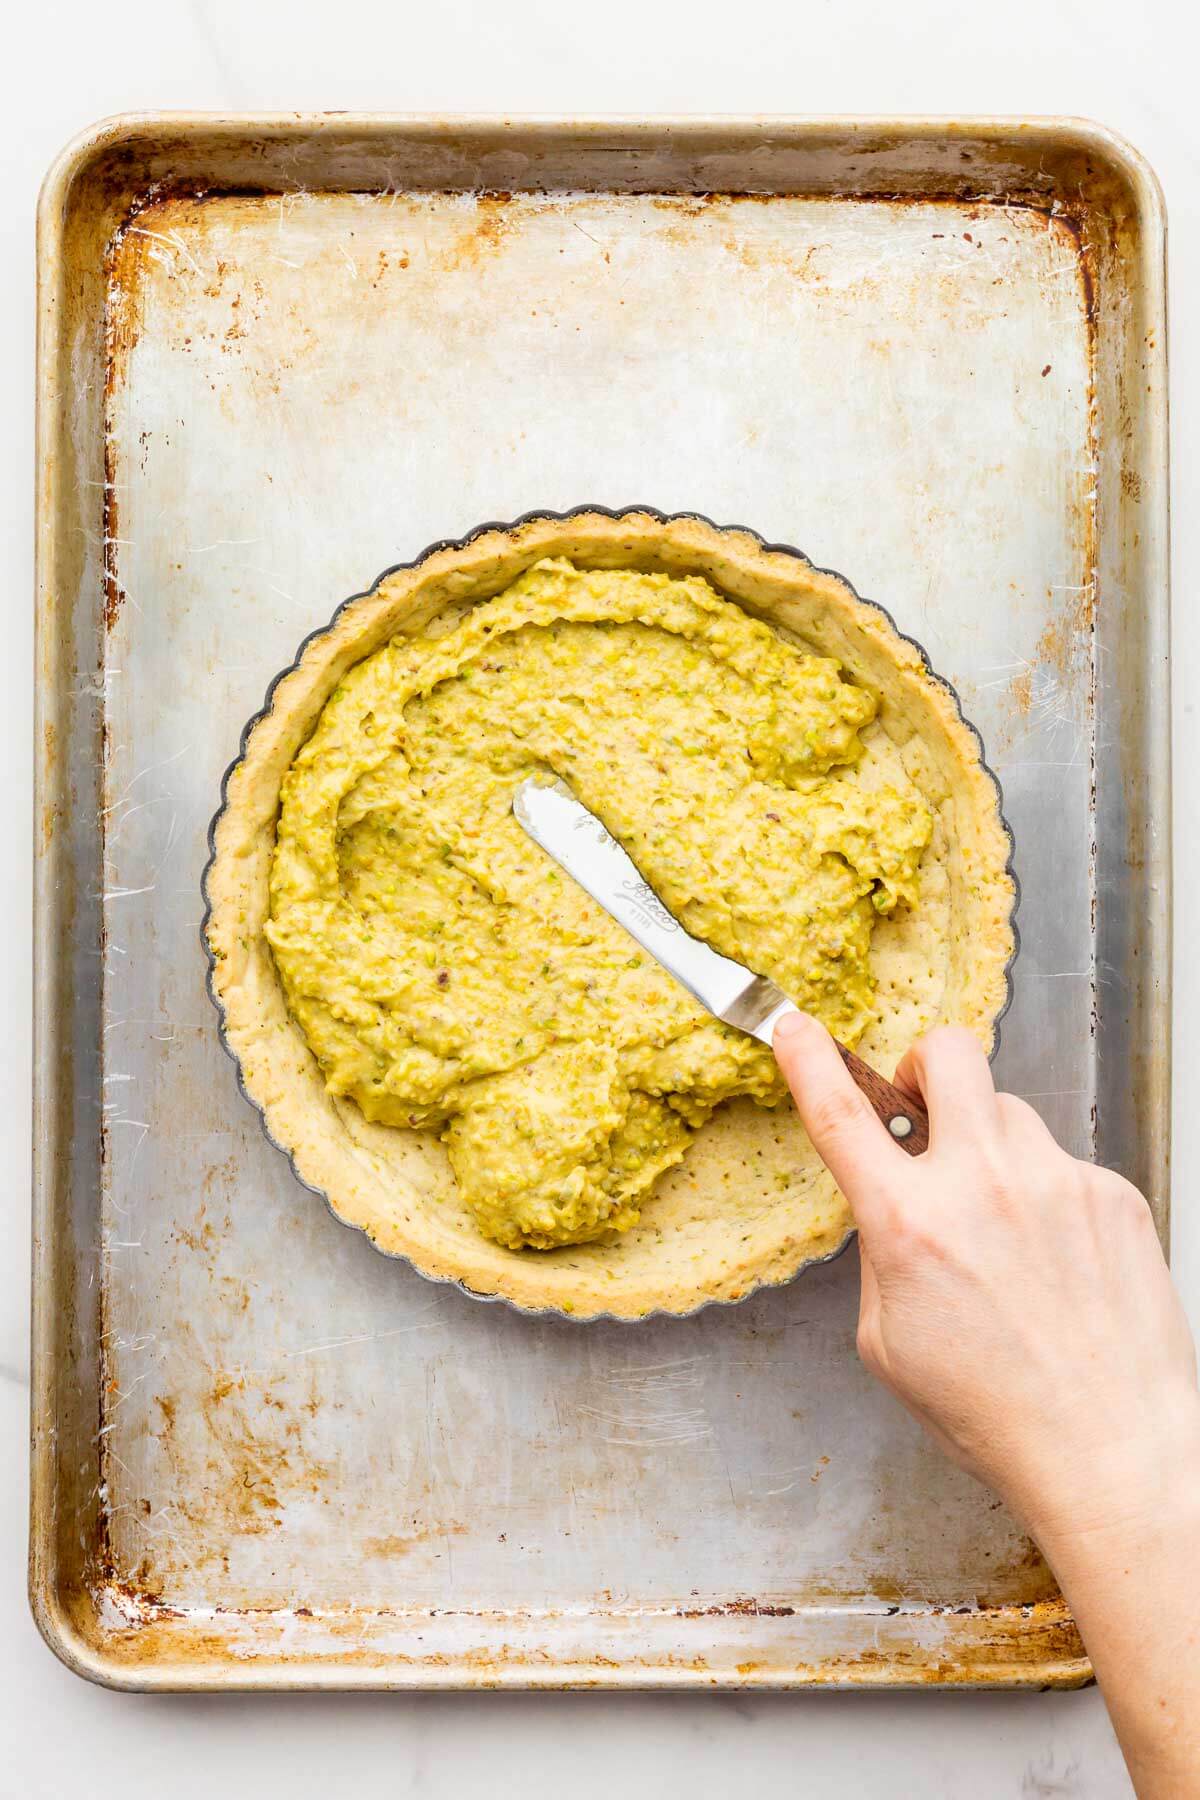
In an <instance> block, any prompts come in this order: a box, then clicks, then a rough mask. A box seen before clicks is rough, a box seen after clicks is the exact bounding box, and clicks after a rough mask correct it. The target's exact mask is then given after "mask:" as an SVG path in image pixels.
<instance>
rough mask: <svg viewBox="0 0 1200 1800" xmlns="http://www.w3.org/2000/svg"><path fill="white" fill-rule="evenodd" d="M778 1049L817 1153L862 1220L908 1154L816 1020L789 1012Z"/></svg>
mask: <svg viewBox="0 0 1200 1800" xmlns="http://www.w3.org/2000/svg"><path fill="white" fill-rule="evenodd" d="M774 1049H775V1057H776V1061H777V1062H778V1063H779V1067H780V1069H781V1070H782V1072H783V1078H784V1080H785V1081H786V1082H787V1084H788V1087H789V1088H790V1089H791V1092H792V1098H793V1100H794V1101H795V1102H796V1109H797V1111H798V1112H799V1114H800V1117H801V1119H802V1120H803V1121H804V1128H805V1130H806V1131H807V1132H808V1135H809V1137H810V1138H811V1139H812V1141H813V1144H814V1146H815V1148H816V1151H817V1154H818V1155H819V1156H820V1158H821V1161H822V1162H823V1163H824V1164H825V1166H826V1167H827V1168H828V1170H829V1172H830V1174H831V1175H832V1176H833V1179H834V1180H835V1181H836V1182H837V1184H838V1186H839V1187H840V1188H841V1190H842V1192H843V1194H845V1196H846V1198H847V1200H848V1201H849V1202H850V1205H851V1207H852V1208H853V1210H854V1214H855V1217H856V1218H859V1219H860V1222H861V1219H862V1216H863V1215H864V1214H866V1213H869V1211H870V1208H871V1204H872V1202H873V1200H874V1199H875V1197H876V1195H877V1194H878V1193H879V1192H880V1189H881V1188H882V1186H883V1183H884V1181H885V1180H886V1179H887V1177H888V1176H889V1175H890V1174H893V1173H894V1172H895V1171H896V1170H897V1168H898V1167H901V1166H903V1165H905V1164H906V1163H907V1162H908V1158H907V1157H906V1156H905V1154H904V1152H903V1150H901V1149H900V1147H899V1145H898V1144H897V1143H896V1142H895V1140H894V1139H893V1138H892V1137H891V1136H890V1135H889V1134H888V1132H887V1131H886V1130H885V1129H884V1127H883V1126H882V1125H881V1124H880V1122H879V1120H878V1119H877V1118H876V1116H875V1113H874V1111H873V1110H872V1107H871V1104H870V1102H869V1101H868V1100H867V1099H866V1097H865V1096H864V1095H863V1094H861V1093H860V1092H859V1090H858V1089H857V1088H856V1087H855V1085H854V1082H853V1080H852V1078H851V1076H850V1073H849V1070H848V1069H847V1068H846V1065H845V1064H844V1063H843V1061H842V1059H841V1057H840V1056H839V1054H838V1050H837V1045H836V1044H835V1043H834V1041H833V1039H832V1038H831V1037H830V1035H829V1033H828V1032H827V1031H826V1029H825V1027H824V1026H823V1025H822V1024H821V1023H820V1022H819V1021H818V1020H817V1019H814V1018H812V1017H811V1016H810V1015H809V1014H808V1013H786V1014H785V1015H784V1017H783V1018H782V1019H780V1021H779V1023H778V1025H777V1026H776V1027H775V1043H774Z"/></svg>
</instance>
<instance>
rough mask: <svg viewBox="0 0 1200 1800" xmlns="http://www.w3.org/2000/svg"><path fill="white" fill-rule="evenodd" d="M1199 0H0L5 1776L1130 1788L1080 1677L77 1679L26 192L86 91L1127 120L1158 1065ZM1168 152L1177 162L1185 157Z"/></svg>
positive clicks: (1183, 731) (95, 99)
mask: <svg viewBox="0 0 1200 1800" xmlns="http://www.w3.org/2000/svg"><path fill="white" fill-rule="evenodd" d="M1198 38H1200V27H1198V26H1197V24H1196V18H1195V14H1194V10H1193V9H1192V8H1191V7H1186V6H1184V5H1183V4H1182V0H1178V3H1174V4H1172V3H1171V0H1144V3H1143V4H1142V5H1141V6H1139V7H1138V8H1137V9H1136V11H1131V10H1130V8H1129V7H1128V5H1127V4H1122V3H1119V0H1087V3H1086V4H1084V0H1008V3H1007V4H1006V5H1005V6H1004V7H1003V8H1000V9H997V8H984V7H979V6H971V5H965V6H964V5H963V4H962V0H909V3H908V4H907V5H906V6H904V7H897V6H891V5H885V4H881V3H880V0H876V3H875V4H863V3H862V0H741V4H740V5H739V6H737V7H736V8H733V9H730V8H727V7H721V8H718V7H715V6H712V5H711V4H706V3H705V0H690V3H686V4H685V3H684V0H658V3H657V4H656V3H655V0H607V4H606V5H605V6H604V7H603V8H600V7H592V8H587V9H581V8H578V7H567V6H563V5H561V4H551V3H550V0H505V4H502V5H499V4H495V3H494V0H493V3H490V4H489V3H487V0H441V4H440V5H437V6H434V5H428V6H423V7H420V8H410V7H406V6H404V5H403V4H402V3H401V4H396V3H395V0H392V3H391V4H387V5H384V4H382V3H375V4H372V3H371V0H341V4H339V5H338V6H337V7H335V8H329V7H327V6H323V5H318V4H316V3H315V0H293V3H292V4H289V5H286V6H284V5H280V4H253V3H251V4H249V5H247V4H245V0H207V3H206V0H192V3H191V4H190V5H186V6H183V5H179V6H175V7H172V8H167V7H163V6H162V5H161V4H150V3H148V0H136V3H131V0H117V3H116V4H115V5H114V6H111V7H108V8H101V7H97V6H92V5H84V4H83V3H82V0H62V3H60V4H56V5H47V4H42V5H41V6H34V7H29V8H23V9H21V12H20V13H19V14H18V15H17V17H16V19H15V21H9V23H8V24H7V25H6V42H7V47H8V50H9V58H8V59H7V60H8V66H9V69H10V72H11V78H10V83H9V88H8V95H7V103H8V114H7V117H8V121H9V122H8V127H7V131H6V142H5V151H4V180H5V198H6V204H5V205H4V206H3V208H2V209H0V232H2V233H3V240H2V242H3V258H4V266H5V268H6V271H7V279H6V281H5V283H4V285H3V289H2V292H0V308H2V309H3V312H2V322H3V338H4V341H5V342H6V344H7V345H8V354H7V355H6V356H5V357H4V359H3V365H2V367H3V389H2V398H0V473H2V476H3V479H2V480H0V507H2V509H3V512H2V517H3V543H4V545H5V551H6V556H5V566H6V571H7V582H6V584H5V595H4V606H5V613H4V617H5V626H6V651H7V654H6V655H5V657H4V659H3V662H2V664H0V757H2V758H3V763H2V766H3V767H4V769H5V770H6V781H5V788H6V792H7V800H8V808H9V815H10V819H9V822H10V825H11V831H10V833H9V837H8V841H9V843H10V844H11V845H12V846H14V849H13V850H12V851H11V852H10V854H9V856H8V857H7V858H5V859H3V860H2V862H0V921H2V924H3V943H4V945H5V950H4V953H3V954H2V955H0V1008H2V1014H0V1016H3V1018H4V1020H5V1021H6V1026H7V1028H6V1030H5V1031H4V1032H3V1033H0V1092H3V1093H4V1094H6V1095H7V1096H8V1099H9V1104H8V1106H7V1107H6V1108H5V1109H4V1110H3V1111H2V1112H0V1172H2V1174H3V1184H2V1191H3V1193H4V1195H5V1197H6V1198H5V1203H4V1204H3V1206H2V1207H0V1446H2V1454H0V1543H2V1544H3V1545H4V1547H5V1548H4V1552H3V1555H2V1556H0V1742H4V1743H6V1744H7V1745H9V1746H10V1752H9V1754H8V1755H6V1756H5V1757H4V1758H3V1759H0V1760H2V1761H3V1764H4V1768H3V1771H2V1772H0V1795H3V1796H7V1795H12V1796H14V1797H15V1796H20V1797H21V1800H26V1797H28V1800H36V1797H38V1796H43V1795H44V1796H53V1797H54V1800H59V1797H60V1796H67V1795H70V1794H72V1793H74V1792H76V1791H77V1790H78V1791H84V1790H85V1787H86V1790H87V1791H94V1790H95V1788H96V1787H97V1785H99V1784H100V1783H103V1785H104V1786H105V1788H107V1789H109V1790H110V1791H112V1790H115V1791H117V1792H119V1793H120V1794H121V1795H122V1796H123V1800H125V1797H127V1800H140V1797H141V1796H147V1797H148V1796H152V1795H153V1796H155V1797H156V1800H157V1796H159V1795H161V1794H163V1793H164V1792H167V1793H170V1794H171V1795H172V1796H179V1797H180V1800H186V1797H188V1796H191V1795H201V1794H203V1795H208V1794H210V1793H211V1792H213V1791H214V1790H216V1791H220V1792H223V1793H226V1794H230V1795H242V1794H247V1795H248V1794H251V1793H253V1794H254V1795H255V1796H256V1800H270V1797H271V1796H274V1795H281V1796H282V1795H284V1794H286V1795H288V1796H289V1797H290V1800H297V1797H300V1796H306V1795H309V1794H312V1795H317V1794H321V1795H333V1796H339V1795H342V1794H350V1793H356V1792H386V1793H388V1794H397V1795H399V1794H409V1793H414V1794H431V1795H438V1796H443V1795H444V1796H447V1797H449V1796H453V1797H454V1800H472V1797H473V1796H475V1795H483V1794H488V1795H491V1794H494V1793H496V1792H500V1793H506V1792H509V1791H512V1790H514V1789H515V1788H516V1787H517V1785H518V1783H519V1784H520V1785H521V1786H522V1787H524V1788H527V1789H528V1791H530V1792H531V1793H533V1794H541V1793H546V1794H549V1793H557V1792H560V1791H563V1790H564V1789H565V1788H567V1787H569V1789H570V1791H571V1793H572V1794H573V1795H574V1796H576V1797H577V1800H591V1796H593V1795H594V1796H600V1795H602V1794H603V1795H608V1794H610V1793H611V1792H612V1791H613V1790H614V1789H615V1790H616V1791H619V1792H623V1793H628V1794H635V1795H640V1794H643V1793H645V1794H649V1793H652V1792H654V1793H656V1792H659V1791H662V1790H663V1789H664V1788H665V1789H666V1791H668V1792H675V1791H687V1792H690V1793H692V1794H694V1795H696V1796H697V1797H698V1800H703V1797H705V1796H709V1795H712V1796H717V1795H724V1794H726V1793H727V1792H728V1791H730V1790H731V1789H734V1788H737V1789H742V1790H744V1791H747V1792H757V1793H762V1794H764V1795H775V1794H779V1795H783V1794H794V1793H803V1794H813V1795H824V1794H833V1793H842V1792H849V1793H852V1794H854V1795H856V1796H864V1797H867V1800H869V1797H870V1796H872V1795H884V1794H888V1795H891V1794H894V1793H899V1794H903V1795H914V1796H916V1795H919V1796H922V1797H925V1796H930V1797H936V1796H960V1795H966V1794H969V1795H971V1797H972V1800H1002V1797H1003V1800H1010V1797H1012V1800H1015V1797H1017V1796H1074V1795H1078V1796H1087V1800H1108V1797H1110V1796H1117V1795H1124V1794H1127V1793H1128V1792H1129V1791H1130V1790H1129V1785H1128V1782H1127V1780H1126V1778H1125V1775H1124V1773H1123V1770H1122V1766H1121V1762H1120V1757H1119V1755H1118V1753H1117V1749H1116V1746H1115V1743H1114V1741H1113V1738H1112V1734H1111V1731H1110V1730H1109V1727H1108V1724H1107V1721H1106V1718H1105V1716H1104V1710H1103V1707H1102V1705H1101V1702H1100V1699H1099V1696H1098V1694H1097V1693H1096V1692H1095V1691H1094V1690H1092V1691H1088V1692H1085V1693H1082V1694H1063V1695H1029V1696H1015V1695H979V1696H970V1697H956V1696H938V1695H929V1696H908V1695H899V1696H893V1697H888V1696H836V1695H818V1696H801V1697H797V1698H791V1697H776V1698H758V1699H749V1698H739V1697H722V1698H708V1697H641V1696H638V1697H633V1698H630V1699H613V1698H611V1697H605V1696H588V1695H580V1696H570V1697H559V1696H543V1697H519V1696H518V1697H500V1696H480V1697H478V1698H473V1697H463V1696H443V1697H434V1698H426V1699H412V1698H405V1697H397V1696H386V1695H380V1696H358V1697H341V1698H328V1699H313V1698H308V1699H304V1698H298V1697H295V1698H294V1697H289V1696H278V1697H275V1698H272V1699H266V1700H263V1699H257V1698H240V1697H238V1698H231V1699H228V1700H223V1699H215V1698H205V1699H197V1698H188V1697H184V1698H178V1699H165V1698H160V1699H155V1700H145V1699H139V1698H137V1697H131V1696H123V1695H116V1694H109V1693H106V1692H104V1691H102V1690H100V1689H97V1688H92V1687H88V1686H86V1685H85V1684H84V1683H82V1682H80V1681H79V1680H77V1679H76V1678H75V1677H74V1676H72V1675H70V1674H68V1673H67V1672H66V1671H65V1670H64V1669H62V1668H61V1667H60V1666H59V1665H58V1664H57V1663H56V1662H55V1661H54V1660H53V1659H52V1657H51V1656H50V1654H49V1652H48V1651H46V1650H45V1649H44V1648H43V1646H42V1644H41V1642H40V1640H39V1639H38V1637H37V1634H36V1633H35V1631H34V1628H33V1626H32V1624H31V1622H30V1620H29V1617H28V1613H27V1610H26V1606H25V1599H24V1584H25V1576H24V1548H25V1481H26V1467H25V1464H26V1452H25V1442H26V1417H27V1399H28V1349H27V1316H26V1291H27V1283H28V1249H27V1240H28V1212H27V1201H26V1195H27V1191H28V1168H29V1146H28V1086H29V1028H28V1023H27V1021H28V1017H29V957H28V952H27V945H28V941H29V869H28V863H27V860H26V854H25V846H26V845H27V844H28V843H29V841H30V837H31V823H30V802H29V780H30V766H31V728H30V695H29V670H30V668H31V608H30V598H29V597H30V594H31V592H32V568H31V554H30V545H31V538H32V532H31V521H30V507H31V493H32V483H31V469H32V454H33V439H32V419H33V374H32V368H33V358H32V345H33V213H34V204H35V198H36V191H37V185H38V182H39V180H40V178H41V176H42V173H43V172H44V170H45V168H46V166H47V164H48V162H49V161H50V159H51V157H52V155H53V154H54V153H55V152H56V151H57V150H58V148H59V147H60V145H61V144H62V142H63V141H64V140H65V139H66V138H67V137H68V136H70V135H71V134H73V133H74V132H75V131H76V130H77V129H78V128H79V127H81V126H82V125H84V124H86V123H88V122H89V121H91V120H92V119H94V118H96V117H98V116H100V115H103V114H108V113H115V112H121V111H125V110H130V109H142V108H155V107H200V108H211V109H221V110H230V109H245V110H250V109H255V108H273V107H296V108H304V109H307V108H324V107H341V108H371V109H400V110H408V109H412V110H424V109H432V110H438V111H449V110H458V111H473V110H474V111H485V110H486V111H505V112H542V113H549V112H554V113H559V112H565V113H572V112H584V113H586V112H605V111H610V112H629V113H633V112H650V111H672V110H678V111H694V112H699V111H728V112H747V113H753V112H788V111H792V112H805V111H807V112H825V113H838V112H841V113H851V112H857V113H871V112H876V113H885V112H914V113H917V112H923V113H946V114H949V113H953V114H957V115H960V116H961V115H963V114H968V113H989V112H992V113H995V112H1007V113H1077V114H1086V115H1090V116H1092V117H1095V118H1098V119H1100V120H1102V121H1104V122H1105V123H1106V124H1108V125H1111V126H1113V127H1115V128H1116V129H1117V130H1119V131H1122V132H1124V133H1125V134H1126V135H1127V136H1128V137H1129V138H1130V139H1132V141H1133V142H1134V143H1135V144H1137V145H1138V147H1139V148H1140V149H1141V150H1142V151H1144V152H1145V153H1146V154H1147V155H1148V156H1149V158H1150V160H1151V162H1152V163H1153V164H1154V166H1155V167H1156V169H1157V170H1158V173H1159V175H1160V177H1161V179H1162V181H1163V183H1164V185H1165V188H1166V192H1167V202H1168V208H1169V213H1170V222H1171V231H1172V270H1171V273H1172V312H1173V319H1174V322H1175V330H1174V332H1173V337H1172V346H1171V354H1172V364H1173V381H1172V386H1173V402H1174V406H1173V411H1174V442H1173V454H1174V492H1175V496H1176V502H1177V507H1176V527H1175V558H1176V560H1175V592H1176V596H1177V604H1176V612H1175V629H1176V642H1175V743H1176V759H1177V761H1176V767H1177V771H1178V773H1177V801H1176V832H1177V885H1176V916H1177V924H1178V931H1177V945H1178V946H1179V948H1178V952H1177V963H1178V966H1177V972H1176V984H1175V1005H1176V1020H1177V1024H1176V1068H1177V1070H1178V1071H1179V1072H1180V1073H1179V1074H1178V1076H1177V1093H1178V1094H1179V1095H1182V1094H1183V1093H1184V1092H1185V1089H1184V1087H1183V1081H1184V1079H1185V1072H1186V1071H1187V1070H1188V1069H1189V1068H1193V1067H1195V1066H1196V1064H1197V1062H1198V1061H1200V1024H1198V1022H1197V1021H1198V1018H1200V979H1198V977H1197V968H1198V966H1200V964H1198V962H1197V958H1196V956H1195V954H1194V951H1193V949H1192V939H1193V937H1194V935H1195V933H1196V931H1197V927H1198V924H1200V918H1198V908H1197V902H1196V899H1195V894H1196V892H1197V891H1198V890H1200V855H1198V852H1197V848H1196V830H1195V825H1196V802H1195V797H1194V788H1193V785H1192V784H1193V781H1194V774H1193V771H1194V769H1195V767H1196V765H1197V761H1198V760H1200V716H1198V713H1197V702H1196V699H1195V695H1196V691H1197V685H1198V679H1200V619H1198V617H1197V613H1196V609H1195V607H1194V605H1193V602H1192V590H1193V588H1194V586H1195V583H1196V580H1197V576H1198V573H1200V515H1198V514H1197V512H1196V509H1194V508H1192V507H1190V506H1189V505H1188V504H1187V503H1186V497H1187V496H1188V494H1189V492H1190V489H1191V486H1192V484H1193V482H1194V481H1195V479H1196V474H1197V465H1198V462H1200V444H1198V442H1197V433H1198V431H1200V422H1198V414H1197V409H1196V407H1195V406H1194V404H1193V396H1194V395H1195V393H1196V391H1197V385H1198V383H1200V366H1198V365H1200V336H1198V335H1197V334H1196V331H1195V326H1194V320H1195V318H1196V316H1197V314H1198V312H1200V202H1198V199H1197V190H1198V189H1200V151H1198V150H1197V148H1196V138H1195V130H1194V112H1195V97H1194V77H1193V73H1192V71H1193V69H1194V66H1195V53H1196V49H1197V39H1198ZM1193 183H1196V184H1197V186H1196V188H1194V187H1193ZM1175 1168H1176V1175H1175V1197H1174V1207H1175V1248H1174V1265H1175V1269H1176V1274H1177V1278H1178V1280H1179V1282H1180V1284H1181V1286H1182V1288H1183V1291H1184V1294H1185V1298H1186V1299H1187V1301H1188V1304H1189V1308H1190V1311H1191V1316H1192V1318H1193V1321H1194V1322H1200V1219H1198V1216H1197V1211H1196V1207H1195V1205H1194V1202H1193V1195H1194V1192H1195V1189H1196V1186H1197V1182H1198V1179H1200V1113H1198V1111H1197V1109H1196V1107H1195V1106H1194V1105H1192V1106H1188V1105H1186V1104H1185V1105H1182V1106H1179V1107H1178V1108H1177V1120H1176V1163H1175Z"/></svg>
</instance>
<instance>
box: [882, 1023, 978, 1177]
mask: <svg viewBox="0 0 1200 1800" xmlns="http://www.w3.org/2000/svg"><path fill="white" fill-rule="evenodd" d="M893 1080H894V1081H895V1083H896V1086H897V1087H899V1088H903V1089H904V1090H905V1091H906V1092H907V1093H910V1094H914V1093H915V1094H918V1095H919V1096H920V1097H921V1098H922V1099H923V1100H924V1102H925V1107H926V1110H927V1112H928V1113H929V1140H930V1147H931V1149H934V1150H936V1149H937V1148H938V1146H939V1145H942V1146H946V1145H949V1144H953V1143H955V1142H958V1143H978V1142H979V1139H980V1137H981V1135H984V1134H986V1133H988V1132H990V1131H994V1130H995V1129H996V1128H997V1126H998V1124H999V1113H998V1110H997V1107H996V1086H995V1083H994V1082H993V1080H992V1071H991V1066H990V1064H989V1063H988V1059H987V1057H986V1056H985V1055H984V1052H983V1046H982V1045H981V1044H980V1042H979V1039H978V1038H977V1037H976V1036H975V1034H974V1032H972V1031H968V1030H967V1029H966V1027H965V1026H962V1025H939V1026H937V1027H936V1028H935V1029H934V1030H933V1031H930V1032H928V1033H927V1034H926V1036H925V1037H923V1038H918V1039H917V1041H916V1043H915V1044H913V1045H912V1046H911V1047H910V1048H909V1049H908V1050H906V1051H905V1053H904V1055H903V1056H902V1057H901V1059H900V1062H899V1065H898V1067H897V1069H896V1073H895V1075H894V1076H893Z"/></svg>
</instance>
